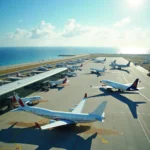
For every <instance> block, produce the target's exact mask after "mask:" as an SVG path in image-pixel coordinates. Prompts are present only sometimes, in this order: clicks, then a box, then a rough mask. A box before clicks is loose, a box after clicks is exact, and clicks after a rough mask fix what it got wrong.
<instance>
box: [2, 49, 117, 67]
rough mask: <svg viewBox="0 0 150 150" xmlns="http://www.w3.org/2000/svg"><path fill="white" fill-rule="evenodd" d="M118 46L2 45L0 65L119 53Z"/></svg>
mask: <svg viewBox="0 0 150 150" xmlns="http://www.w3.org/2000/svg"><path fill="white" fill-rule="evenodd" d="M117 52H118V50H117V48H106V47H105V48H103V47H1V48H0V67H3V66H10V65H15V64H23V63H30V62H37V61H43V60H52V59H56V58H60V56H59V55H76V54H93V53H105V54H108V53H109V54H114V53H117Z"/></svg>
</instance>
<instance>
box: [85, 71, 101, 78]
mask: <svg viewBox="0 0 150 150" xmlns="http://www.w3.org/2000/svg"><path fill="white" fill-rule="evenodd" d="M83 75H96V76H97V77H100V76H102V74H101V73H97V72H93V73H91V72H90V73H84V74H83Z"/></svg>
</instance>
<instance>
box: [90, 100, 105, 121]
mask: <svg viewBox="0 0 150 150" xmlns="http://www.w3.org/2000/svg"><path fill="white" fill-rule="evenodd" d="M106 105H107V101H104V102H102V103H101V104H100V105H99V106H98V107H97V108H96V109H95V110H94V111H93V112H92V113H91V115H96V116H98V117H97V118H96V119H97V120H99V121H101V122H103V121H104V115H105V113H104V110H105V107H106Z"/></svg>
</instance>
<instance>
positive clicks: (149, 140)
mask: <svg viewBox="0 0 150 150" xmlns="http://www.w3.org/2000/svg"><path fill="white" fill-rule="evenodd" d="M123 77H124V79H125V81H126V82H127V83H128V80H127V79H126V77H125V75H124V74H123ZM137 113H138V114H140V113H139V111H138V110H137ZM138 122H139V123H140V125H141V128H142V130H143V132H144V134H145V136H146V138H147V140H148V142H149V143H150V139H149V137H148V135H147V133H146V131H145V129H144V127H143V125H142V123H141V120H140V119H139V118H138Z"/></svg>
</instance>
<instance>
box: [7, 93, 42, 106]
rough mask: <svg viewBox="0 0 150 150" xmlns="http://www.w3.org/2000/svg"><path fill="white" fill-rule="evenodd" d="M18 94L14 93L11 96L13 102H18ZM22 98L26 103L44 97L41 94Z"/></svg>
mask: <svg viewBox="0 0 150 150" xmlns="http://www.w3.org/2000/svg"><path fill="white" fill-rule="evenodd" d="M16 96H17V94H14V95H13V96H10V97H9V98H11V99H12V102H14V103H16V102H17V100H16ZM21 99H22V101H23V102H24V103H26V104H32V103H33V102H34V101H39V100H42V99H43V98H42V97H41V96H30V97H24V98H21Z"/></svg>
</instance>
